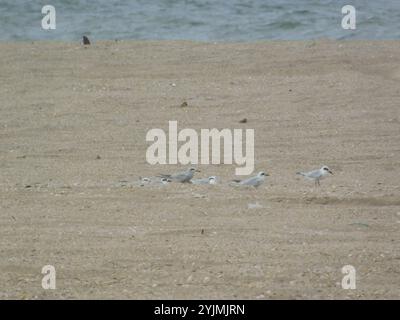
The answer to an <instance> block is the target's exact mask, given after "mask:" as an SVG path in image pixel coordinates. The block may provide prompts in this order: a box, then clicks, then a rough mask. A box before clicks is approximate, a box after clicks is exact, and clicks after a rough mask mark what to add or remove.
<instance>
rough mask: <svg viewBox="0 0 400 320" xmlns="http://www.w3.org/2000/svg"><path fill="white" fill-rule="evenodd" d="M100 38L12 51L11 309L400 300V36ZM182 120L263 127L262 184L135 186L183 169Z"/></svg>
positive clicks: (3, 181) (4, 261)
mask: <svg viewBox="0 0 400 320" xmlns="http://www.w3.org/2000/svg"><path fill="white" fill-rule="evenodd" d="M92 42H93V43H92V45H91V46H86V47H84V46H82V45H80V44H79V43H78V42H77V43H61V42H59V43H58V42H32V43H31V42H20V43H12V42H10V43H4V42H3V43H0V61H1V64H0V239H1V241H0V299H207V298H208V299H313V298H320V299H334V298H335V299H393V298H395V299H399V298H400V291H399V288H400V267H399V266H400V251H399V248H400V246H399V241H400V233H399V231H400V230H399V228H400V144H399V142H400V111H399V110H400V103H399V102H400V86H399V84H400V55H399V52H400V42H399V41H325V40H318V41H297V42H289V41H276V42H275V41H265V42H256V43H218V44H216V43H196V42H186V41H176V42H173V41H172V42H170V41H159V42H140V41H105V42H96V41H92ZM183 102H186V103H187V106H186V107H181V105H182V103H183ZM244 118H246V119H247V122H246V123H240V120H242V119H244ZM170 120H176V121H178V127H179V129H183V128H193V129H195V130H200V129H202V128H218V129H222V128H231V129H233V128H243V129H246V128H251V129H254V130H255V172H258V171H261V170H264V171H267V172H268V173H269V174H270V176H269V177H268V179H267V181H266V183H265V184H264V185H262V186H261V187H260V188H258V189H254V188H234V187H232V186H229V184H228V183H229V181H230V180H231V179H233V178H235V175H234V172H235V167H236V166H235V165H226V164H220V165H199V166H198V168H199V169H200V170H201V173H197V174H196V177H207V176H210V175H216V176H218V177H220V179H221V181H222V183H221V184H218V185H214V186H195V185H188V184H171V185H168V186H167V187H164V188H159V187H126V186H125V187H124V186H122V185H121V183H120V182H121V181H137V180H138V177H139V176H148V175H149V176H152V175H155V174H159V173H164V172H175V171H179V170H182V169H186V168H187V166H181V165H158V166H151V165H149V164H148V163H147V162H146V157H145V155H146V150H147V148H148V147H149V145H150V144H149V143H148V142H146V139H145V138H146V133H147V132H148V131H149V130H150V129H152V128H162V129H164V130H167V128H168V121H170ZM322 165H327V166H329V167H330V168H331V169H332V170H333V172H334V175H333V176H331V177H329V178H328V179H326V180H323V181H321V186H320V187H319V188H315V187H314V184H313V183H312V182H308V181H305V180H304V179H302V177H300V176H297V175H296V174H295V173H296V172H297V171H299V170H311V169H316V168H319V167H321V166H322ZM44 265H53V266H54V267H55V269H56V272H57V277H56V281H57V288H56V289H55V290H44V289H43V288H42V285H41V282H42V278H43V275H42V274H41V270H42V267H43V266H44ZM345 265H352V266H354V268H355V269H356V285H357V288H356V289H355V290H344V289H342V286H341V282H342V278H343V276H344V274H342V272H341V270H342V267H343V266H345Z"/></svg>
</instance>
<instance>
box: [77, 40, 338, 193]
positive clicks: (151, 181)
mask: <svg viewBox="0 0 400 320" xmlns="http://www.w3.org/2000/svg"><path fill="white" fill-rule="evenodd" d="M82 44H83V45H84V46H88V45H90V40H89V38H88V37H87V36H83V37H82ZM187 106H188V104H187V102H186V101H185V102H183V103H182V105H181V107H182V108H184V107H187ZM239 122H240V123H246V122H247V119H246V118H244V119H242V120H240V121H239ZM98 158H100V157H99V156H98ZM196 172H200V171H199V170H197V169H195V168H189V169H188V170H186V171H183V172H178V173H175V174H161V175H159V176H156V177H144V178H140V179H139V183H138V185H139V186H142V187H143V186H146V185H160V186H163V185H167V184H169V183H171V182H178V183H191V184H197V185H207V184H212V185H214V184H217V183H218V181H219V179H218V178H217V177H216V176H210V177H208V178H202V179H193V177H194V174H195V173H196ZM297 174H298V175H301V176H303V177H305V178H307V179H309V180H313V181H314V183H315V186H316V187H317V186H319V185H320V180H321V179H323V178H325V177H326V176H327V175H328V174H333V172H332V171H331V170H330V169H329V168H328V167H327V166H322V168H321V169H317V170H312V171H309V172H297ZM267 176H269V174H268V173H265V172H264V171H260V172H259V173H258V174H257V175H255V176H252V177H250V178H247V179H244V180H232V182H231V185H235V186H251V187H254V188H258V187H259V186H260V185H262V184H263V183H264V181H265V178H266V177H267Z"/></svg>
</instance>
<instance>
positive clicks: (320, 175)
mask: <svg viewBox="0 0 400 320" xmlns="http://www.w3.org/2000/svg"><path fill="white" fill-rule="evenodd" d="M296 174H298V175H301V176H303V177H306V178H307V179H309V180H314V182H315V186H319V185H320V183H319V181H320V180H321V179H324V178H325V177H326V176H327V175H328V174H332V175H333V172H332V171H331V169H329V168H328V167H327V166H322V168H321V169H318V170H313V171H309V172H296Z"/></svg>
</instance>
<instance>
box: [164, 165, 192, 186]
mask: <svg viewBox="0 0 400 320" xmlns="http://www.w3.org/2000/svg"><path fill="white" fill-rule="evenodd" d="M195 172H200V170H197V169H195V168H190V169H188V170H186V171H183V172H178V173H176V174H160V175H159V177H161V178H166V179H168V180H171V181H174V182H181V183H188V182H190V180H192V178H193V176H194V174H195Z"/></svg>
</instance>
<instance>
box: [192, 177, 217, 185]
mask: <svg viewBox="0 0 400 320" xmlns="http://www.w3.org/2000/svg"><path fill="white" fill-rule="evenodd" d="M190 182H191V183H193V184H216V183H217V177H216V176H211V177H208V178H203V179H192V180H191V181H190Z"/></svg>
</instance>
